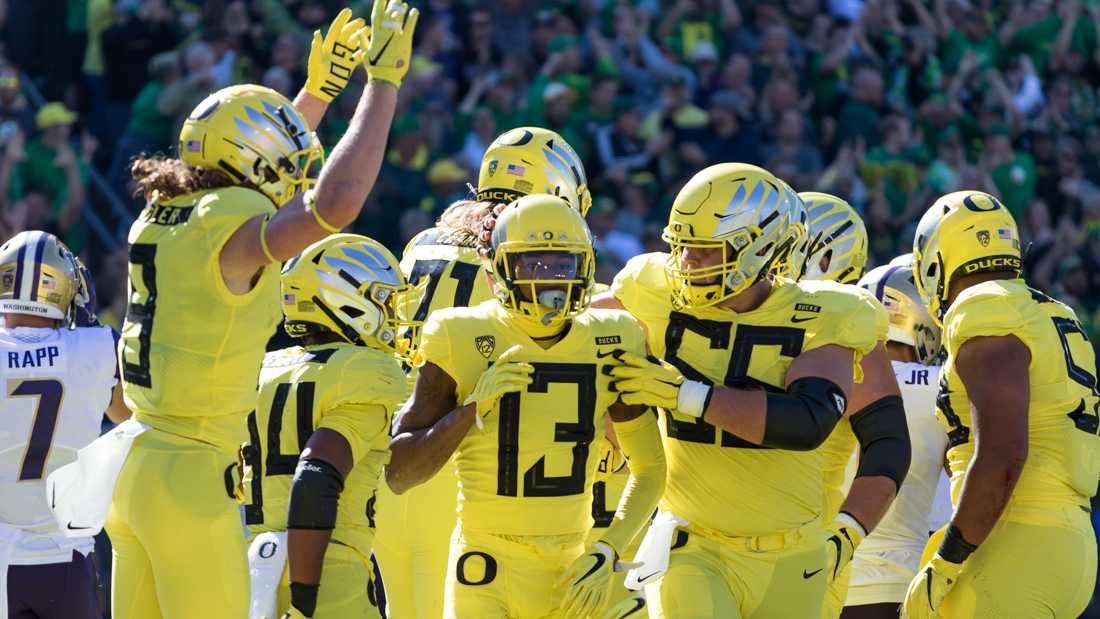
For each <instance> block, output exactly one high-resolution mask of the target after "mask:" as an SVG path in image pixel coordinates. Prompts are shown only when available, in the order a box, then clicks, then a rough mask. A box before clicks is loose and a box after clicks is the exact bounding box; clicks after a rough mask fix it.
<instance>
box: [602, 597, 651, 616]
mask: <svg viewBox="0 0 1100 619" xmlns="http://www.w3.org/2000/svg"><path fill="white" fill-rule="evenodd" d="M647 616H648V615H647V614H646V610H645V595H643V594H642V592H641V591H639V592H637V594H635V595H632V596H630V597H628V598H625V599H623V600H621V601H619V603H618V604H616V605H614V606H612V607H611V608H608V609H607V610H606V611H605V612H604V614H602V615H600V619H627V618H628V617H633V618H635V619H643V618H644V617H647Z"/></svg>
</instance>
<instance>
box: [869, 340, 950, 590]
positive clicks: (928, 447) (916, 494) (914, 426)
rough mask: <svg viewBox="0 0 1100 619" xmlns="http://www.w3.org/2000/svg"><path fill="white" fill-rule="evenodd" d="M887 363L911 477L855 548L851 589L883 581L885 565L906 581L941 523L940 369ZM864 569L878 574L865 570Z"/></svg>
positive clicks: (942, 437)
mask: <svg viewBox="0 0 1100 619" xmlns="http://www.w3.org/2000/svg"><path fill="white" fill-rule="evenodd" d="M891 363H892V365H893V366H894V375H895V376H896V377H897V381H898V387H900V388H901V398H902V401H903V402H904V404H905V421H906V423H907V424H908V426H909V441H910V443H911V445H912V453H913V455H912V460H911V461H910V463H909V473H908V474H907V475H906V476H905V482H904V483H903V484H902V486H901V489H900V490H899V491H898V496H897V498H895V499H894V503H893V505H891V506H890V510H889V511H887V512H886V516H884V517H883V519H882V521H881V522H879V524H878V526H877V527H875V530H874V531H872V532H871V534H870V535H868V536H867V538H866V539H864V540H863V542H861V543H860V545H859V548H857V549H856V553H855V556H854V557H853V558H852V577H851V581H850V583H849V586H850V587H858V586H861V585H870V584H874V583H873V581H872V582H867V577H868V576H869V575H871V574H879V576H878V577H879V578H881V574H882V569H881V568H883V567H885V566H884V565H883V564H884V563H891V564H896V565H894V566H893V567H894V570H889V571H895V570H896V572H897V573H898V574H899V577H900V578H902V579H904V582H908V578H911V577H912V575H913V574H915V573H916V571H917V568H918V567H920V566H919V562H920V555H921V552H922V551H923V550H924V546H925V544H926V543H927V542H928V534H929V532H930V531H932V530H933V527H932V524H936V525H937V527H938V526H939V524H942V522H940V523H932V522H931V515H932V506H933V502H934V499H935V497H936V495H937V489H938V488H939V487H940V486H941V478H943V479H944V480H946V475H945V474H944V472H943V454H944V451H945V450H946V449H947V434H946V433H945V432H944V430H943V426H941V425H940V424H939V422H938V421H936V394H937V392H938V390H939V386H938V385H939V374H940V367H939V366H929V365H921V364H919V363H905V362H901V361H893V362H891ZM944 487H945V488H946V486H944ZM948 516H950V514H948ZM867 564H871V565H874V566H875V567H876V568H877V569H868V570H864V569H863V568H864V566H865V565H867ZM906 573H908V576H906V575H905V574H906Z"/></svg>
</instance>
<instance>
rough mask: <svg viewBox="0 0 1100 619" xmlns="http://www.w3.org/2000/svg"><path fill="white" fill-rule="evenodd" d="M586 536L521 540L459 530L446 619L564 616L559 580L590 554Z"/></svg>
mask: <svg viewBox="0 0 1100 619" xmlns="http://www.w3.org/2000/svg"><path fill="white" fill-rule="evenodd" d="M584 537H585V536H584V534H576V535H554V536H545V537H518V536H511V535H496V534H493V533H481V532H473V531H462V530H461V527H459V528H456V529H455V534H454V536H453V539H452V542H451V556H450V560H449V561H448V564H447V589H446V594H445V600H446V601H445V605H444V611H443V616H444V617H445V618H446V619H540V618H542V617H555V616H558V607H559V606H560V605H561V601H562V597H563V596H564V594H565V589H564V587H563V588H558V587H557V584H558V579H559V578H560V577H561V575H562V574H563V573H564V572H565V570H566V569H567V568H568V567H569V565H570V564H572V563H573V561H574V560H576V558H577V557H579V556H581V555H582V554H584Z"/></svg>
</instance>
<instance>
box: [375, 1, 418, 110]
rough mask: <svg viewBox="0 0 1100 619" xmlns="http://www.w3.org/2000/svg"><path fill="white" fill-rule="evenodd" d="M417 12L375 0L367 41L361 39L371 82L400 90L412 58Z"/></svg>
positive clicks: (397, 3)
mask: <svg viewBox="0 0 1100 619" xmlns="http://www.w3.org/2000/svg"><path fill="white" fill-rule="evenodd" d="M419 18H420V11H418V10H417V9H410V8H409V5H407V4H405V3H404V2H400V1H398V0H388V1H387V0H374V8H373V9H371V13H370V25H371V32H370V37H369V41H366V39H367V36H366V35H363V37H362V38H363V39H364V41H365V42H364V44H363V45H364V47H366V49H367V53H366V56H365V57H364V59H363V62H364V63H365V64H366V65H367V75H368V76H370V79H371V80H379V81H383V82H389V83H390V84H393V85H394V86H396V87H398V88H400V87H401V80H402V78H404V77H405V73H406V72H407V71H408V70H409V61H410V59H411V57H412V41H413V32H414V31H415V30H416V21H417V20H418V19H419Z"/></svg>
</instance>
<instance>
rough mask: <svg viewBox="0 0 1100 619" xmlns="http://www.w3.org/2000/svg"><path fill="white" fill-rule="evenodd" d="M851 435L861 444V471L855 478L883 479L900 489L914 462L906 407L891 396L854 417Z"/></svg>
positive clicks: (897, 398) (876, 401)
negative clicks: (877, 477)
mask: <svg viewBox="0 0 1100 619" xmlns="http://www.w3.org/2000/svg"><path fill="white" fill-rule="evenodd" d="M851 422H852V433H853V434H855V435H856V439H858V440H859V471H858V472H857V473H856V477H870V476H874V475H883V476H886V477H889V478H890V479H892V480H894V483H895V484H897V486H898V488H901V483H902V482H903V481H905V475H906V474H907V473H908V472H909V461H910V459H911V458H912V446H911V445H910V444H909V426H908V424H906V423H905V404H904V403H903V402H902V399H901V398H900V397H898V396H896V395H888V396H886V397H884V398H881V399H878V400H875V401H874V402H872V403H870V404H868V405H867V406H865V407H864V408H863V409H862V410H860V411H859V412H858V413H856V414H854V415H852V418H851Z"/></svg>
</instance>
